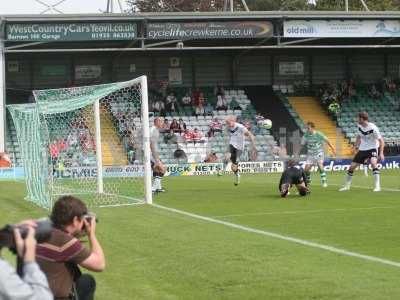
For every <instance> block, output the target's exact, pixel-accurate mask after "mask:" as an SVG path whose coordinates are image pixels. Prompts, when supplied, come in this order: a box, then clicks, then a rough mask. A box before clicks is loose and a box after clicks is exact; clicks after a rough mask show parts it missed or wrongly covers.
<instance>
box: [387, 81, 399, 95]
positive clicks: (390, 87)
mask: <svg viewBox="0 0 400 300" xmlns="http://www.w3.org/2000/svg"><path fill="white" fill-rule="evenodd" d="M388 90H389V93H391V94H394V93H396V91H397V87H396V83H395V82H394V81H392V80H391V81H390V82H389V84H388Z"/></svg>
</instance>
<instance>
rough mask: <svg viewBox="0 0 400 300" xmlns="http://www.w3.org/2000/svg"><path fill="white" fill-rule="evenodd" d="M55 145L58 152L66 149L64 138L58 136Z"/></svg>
mask: <svg viewBox="0 0 400 300" xmlns="http://www.w3.org/2000/svg"><path fill="white" fill-rule="evenodd" d="M57 146H58V149H59V150H60V152H62V151H65V150H67V147H68V146H67V143H66V142H65V140H64V139H63V138H60V139H59V140H58V142H57Z"/></svg>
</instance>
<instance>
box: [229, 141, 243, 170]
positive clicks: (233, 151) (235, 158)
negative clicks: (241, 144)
mask: <svg viewBox="0 0 400 300" xmlns="http://www.w3.org/2000/svg"><path fill="white" fill-rule="evenodd" d="M229 152H230V153H231V162H232V163H233V164H235V165H237V164H238V162H239V157H240V155H242V151H241V150H238V149H236V148H235V147H233V146H232V145H229Z"/></svg>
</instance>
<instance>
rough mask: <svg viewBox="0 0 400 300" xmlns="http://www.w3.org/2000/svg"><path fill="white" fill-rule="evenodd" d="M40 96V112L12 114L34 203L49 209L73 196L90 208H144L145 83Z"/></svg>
mask: <svg viewBox="0 0 400 300" xmlns="http://www.w3.org/2000/svg"><path fill="white" fill-rule="evenodd" d="M34 95H35V99H36V103H35V104H23V105H11V106H9V107H8V108H9V110H10V112H11V115H12V118H13V121H14V124H15V127H16V131H17V136H18V140H19V143H20V148H21V156H22V159H23V163H24V169H25V174H26V185H27V190H28V196H27V198H28V199H29V200H30V201H33V202H34V203H36V204H38V205H40V206H42V207H45V208H51V206H52V203H54V201H55V200H56V199H57V198H58V197H59V196H60V195H65V194H72V195H77V196H79V198H81V199H83V200H84V201H85V202H86V203H87V204H88V205H89V206H110V205H112V206H114V205H127V204H136V203H143V202H144V197H145V191H144V180H143V175H144V171H143V170H144V168H143V159H144V155H143V133H142V131H143V128H142V101H143V99H142V87H141V83H140V81H138V80H133V81H128V82H120V83H112V84H105V85H97V86H87V87H76V88H67V89H55V90H42V91H34ZM97 101H99V110H96V109H95V103H96V102H97ZM146 101H147V99H146ZM96 114H98V115H97V116H98V119H99V120H100V123H99V124H100V135H99V137H100V139H97V138H96V122H95V120H96ZM100 150H101V151H100ZM98 151H99V152H98ZM99 160H101V165H102V176H101V179H102V180H100V181H99V178H98V177H99V176H98V174H99ZM101 182H102V183H101ZM99 186H102V188H101V189H100V188H99Z"/></svg>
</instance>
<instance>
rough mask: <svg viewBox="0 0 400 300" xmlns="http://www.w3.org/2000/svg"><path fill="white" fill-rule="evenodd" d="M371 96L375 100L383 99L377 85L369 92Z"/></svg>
mask: <svg viewBox="0 0 400 300" xmlns="http://www.w3.org/2000/svg"><path fill="white" fill-rule="evenodd" d="M368 94H369V96H370V97H371V98H372V99H374V100H379V99H380V98H381V96H382V95H381V93H380V92H379V91H378V90H377V88H376V86H375V84H373V85H372V86H371V89H370V90H369V92H368Z"/></svg>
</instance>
